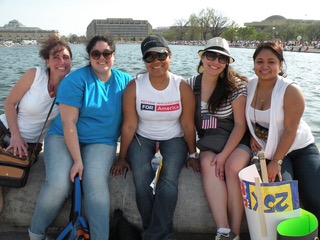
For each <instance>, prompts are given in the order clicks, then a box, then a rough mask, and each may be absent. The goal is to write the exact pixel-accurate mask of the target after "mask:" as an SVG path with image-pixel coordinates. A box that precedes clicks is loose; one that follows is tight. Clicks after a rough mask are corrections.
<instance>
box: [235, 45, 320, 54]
mask: <svg viewBox="0 0 320 240" xmlns="http://www.w3.org/2000/svg"><path fill="white" fill-rule="evenodd" d="M230 48H246V49H255V48H256V47H255V46H230ZM299 49H300V47H299V46H294V47H293V49H292V50H286V49H284V52H301V53H320V49H317V48H314V47H308V49H306V47H302V48H301V49H300V51H299Z"/></svg>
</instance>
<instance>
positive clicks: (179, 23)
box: [175, 19, 188, 40]
mask: <svg viewBox="0 0 320 240" xmlns="http://www.w3.org/2000/svg"><path fill="white" fill-rule="evenodd" d="M187 25H188V20H186V19H179V20H176V21H175V29H176V31H177V33H178V40H185V35H186V33H187V31H188V29H187Z"/></svg>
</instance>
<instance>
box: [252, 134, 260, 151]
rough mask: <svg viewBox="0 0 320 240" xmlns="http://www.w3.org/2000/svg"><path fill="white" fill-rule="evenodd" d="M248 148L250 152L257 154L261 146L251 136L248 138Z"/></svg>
mask: <svg viewBox="0 0 320 240" xmlns="http://www.w3.org/2000/svg"><path fill="white" fill-rule="evenodd" d="M250 148H251V151H252V152H259V151H261V146H260V145H259V143H258V142H257V140H256V139H255V138H254V137H252V136H251V138H250Z"/></svg>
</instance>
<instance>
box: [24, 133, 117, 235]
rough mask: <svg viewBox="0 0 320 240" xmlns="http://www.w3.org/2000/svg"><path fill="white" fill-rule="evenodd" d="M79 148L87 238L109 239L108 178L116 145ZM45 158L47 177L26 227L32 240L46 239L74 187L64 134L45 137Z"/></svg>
mask: <svg viewBox="0 0 320 240" xmlns="http://www.w3.org/2000/svg"><path fill="white" fill-rule="evenodd" d="M80 149H81V156H82V161H83V165H84V169H83V177H82V181H81V182H82V189H83V195H84V197H83V201H84V203H83V204H84V214H85V215H86V217H87V219H88V222H89V225H90V237H91V238H90V239H91V240H108V239H109V213H110V196H109V187H108V178H109V172H110V168H111V166H112V164H113V160H114V157H115V152H116V147H114V146H110V145H106V144H80ZM44 161H45V168H46V179H45V182H44V184H43V186H42V189H41V191H40V193H39V196H38V200H37V204H36V207H35V210H34V213H33V216H32V219H31V225H30V228H29V234H30V237H31V239H32V240H42V239H45V234H46V230H47V228H48V227H49V226H50V224H51V223H52V222H53V221H54V220H55V218H56V217H57V216H58V214H59V212H60V210H61V208H62V207H63V205H64V202H65V200H66V199H67V198H68V197H69V196H70V194H71V192H72V186H73V184H72V182H71V180H70V169H71V167H72V165H73V160H72V158H71V155H70V154H69V150H68V148H67V146H66V144H65V141H64V137H63V136H59V135H47V136H46V139H45V144H44ZM66 225H67V222H66Z"/></svg>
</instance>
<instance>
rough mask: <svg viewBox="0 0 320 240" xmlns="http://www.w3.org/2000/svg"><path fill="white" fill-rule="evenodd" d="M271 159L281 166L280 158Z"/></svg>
mask: <svg viewBox="0 0 320 240" xmlns="http://www.w3.org/2000/svg"><path fill="white" fill-rule="evenodd" d="M272 161H274V162H276V163H278V164H279V165H280V166H281V164H282V162H283V161H282V159H274V158H273V159H272Z"/></svg>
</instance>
